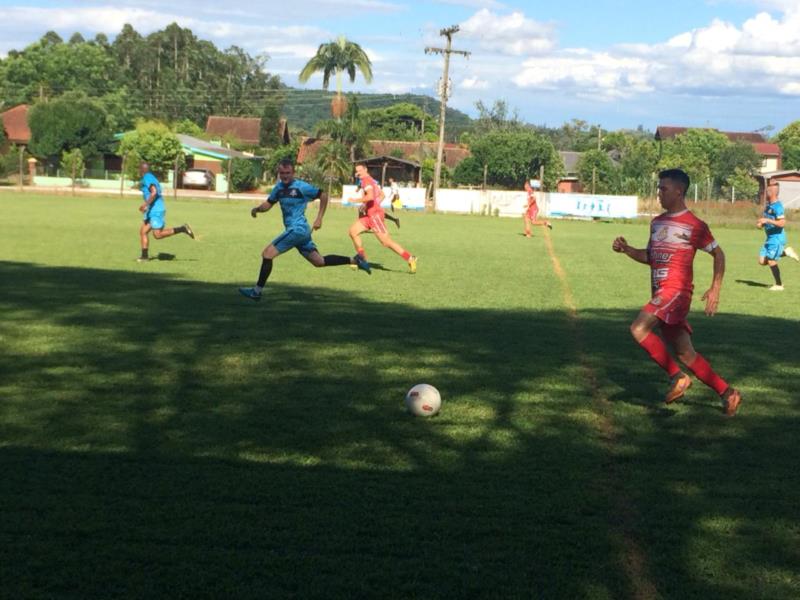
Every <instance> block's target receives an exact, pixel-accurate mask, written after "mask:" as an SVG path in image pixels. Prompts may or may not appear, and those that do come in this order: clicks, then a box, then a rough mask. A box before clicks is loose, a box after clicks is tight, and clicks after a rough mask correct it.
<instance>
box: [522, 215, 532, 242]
mask: <svg viewBox="0 0 800 600" xmlns="http://www.w3.org/2000/svg"><path fill="white" fill-rule="evenodd" d="M522 218H523V219H524V221H525V237H531V218H530V216H529V215H528V213H527V212H526V213H525V214H524V215H523V216H522Z"/></svg>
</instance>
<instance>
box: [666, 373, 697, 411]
mask: <svg viewBox="0 0 800 600" xmlns="http://www.w3.org/2000/svg"><path fill="white" fill-rule="evenodd" d="M691 386H692V378H691V377H689V376H688V375H687V374H686V373H678V374H677V375H675V377H673V378H672V381H671V382H670V384H669V390H667V395H666V396H664V402H666V403H667V404H672V403H673V402H675V401H676V400H678V399H679V398H683V395H684V394H685V393H686V390H688V389H689V388H690V387H691Z"/></svg>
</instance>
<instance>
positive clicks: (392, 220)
mask: <svg viewBox="0 0 800 600" xmlns="http://www.w3.org/2000/svg"><path fill="white" fill-rule="evenodd" d="M384 217H385V218H387V219H389V220H390V221H391V222H392V223H394V224H395V225H397V228H398V229H400V217H393V216H392V215H384Z"/></svg>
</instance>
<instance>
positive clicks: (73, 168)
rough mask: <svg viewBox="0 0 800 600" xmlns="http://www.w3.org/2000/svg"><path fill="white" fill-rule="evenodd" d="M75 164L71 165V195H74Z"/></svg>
mask: <svg viewBox="0 0 800 600" xmlns="http://www.w3.org/2000/svg"><path fill="white" fill-rule="evenodd" d="M77 166H78V165H77V164H75V162H73V163H72V195H73V196H74V195H75V171H76V170H77Z"/></svg>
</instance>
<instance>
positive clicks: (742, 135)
mask: <svg viewBox="0 0 800 600" xmlns="http://www.w3.org/2000/svg"><path fill="white" fill-rule="evenodd" d="M690 129H703V130H706V131H716V132H717V133H721V134H722V135H724V136H725V137H727V138H728V139H729V140H731V141H732V142H737V141H740V142H750V143H751V144H761V143H764V142H766V141H767V140H765V139H764V136H763V135H761V134H760V133H755V132H752V131H719V130H718V129H714V128H712V127H673V126H671V125H660V126H658V127H657V128H656V139H657V140H669V139H672V138H674V137H675V136H677V135H680V134H682V133H686V132H687V131H689V130H690Z"/></svg>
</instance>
